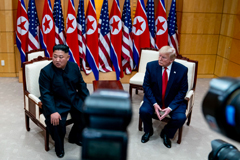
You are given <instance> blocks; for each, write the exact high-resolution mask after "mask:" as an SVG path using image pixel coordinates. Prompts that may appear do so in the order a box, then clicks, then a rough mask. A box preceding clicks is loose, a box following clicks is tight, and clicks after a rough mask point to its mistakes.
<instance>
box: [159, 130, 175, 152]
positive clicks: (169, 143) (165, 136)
mask: <svg viewBox="0 0 240 160" xmlns="http://www.w3.org/2000/svg"><path fill="white" fill-rule="evenodd" d="M160 137H161V138H162V139H163V144H164V145H165V146H166V147H167V148H171V146H172V144H171V140H170V139H169V138H168V136H167V135H166V134H165V133H162V132H161V134H160Z"/></svg>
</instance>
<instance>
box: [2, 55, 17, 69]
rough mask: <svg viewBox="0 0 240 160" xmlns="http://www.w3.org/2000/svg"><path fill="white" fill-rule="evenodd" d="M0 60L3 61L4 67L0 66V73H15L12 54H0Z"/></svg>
mask: <svg viewBox="0 0 240 160" xmlns="http://www.w3.org/2000/svg"><path fill="white" fill-rule="evenodd" d="M0 59H1V60H4V61H5V66H0V72H3V73H15V57H14V53H0Z"/></svg>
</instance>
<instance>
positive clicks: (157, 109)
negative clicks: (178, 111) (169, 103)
mask: <svg viewBox="0 0 240 160" xmlns="http://www.w3.org/2000/svg"><path fill="white" fill-rule="evenodd" d="M154 109H155V113H156V114H157V117H158V119H159V120H160V121H161V120H163V119H164V118H165V117H166V116H167V115H168V114H169V113H170V112H171V110H170V109H169V108H165V109H162V108H161V107H160V106H159V105H158V104H155V105H154ZM160 111H162V112H164V114H161V113H160Z"/></svg>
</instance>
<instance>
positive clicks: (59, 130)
mask: <svg viewBox="0 0 240 160" xmlns="http://www.w3.org/2000/svg"><path fill="white" fill-rule="evenodd" d="M66 115H67V113H66V114H62V115H61V119H62V120H59V125H57V126H53V125H52V124H51V120H50V117H49V118H47V119H46V121H45V123H46V125H47V129H48V131H49V133H50V135H51V137H52V139H53V140H54V142H55V151H56V152H57V153H60V152H61V151H63V150H64V137H65V134H66Z"/></svg>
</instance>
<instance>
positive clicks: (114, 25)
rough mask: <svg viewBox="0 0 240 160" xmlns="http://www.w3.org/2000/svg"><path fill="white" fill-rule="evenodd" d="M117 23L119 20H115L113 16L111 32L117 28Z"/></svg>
mask: <svg viewBox="0 0 240 160" xmlns="http://www.w3.org/2000/svg"><path fill="white" fill-rule="evenodd" d="M118 23H119V21H116V20H115V18H113V23H112V24H111V26H112V28H113V29H112V32H114V30H115V29H117V30H118Z"/></svg>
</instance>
